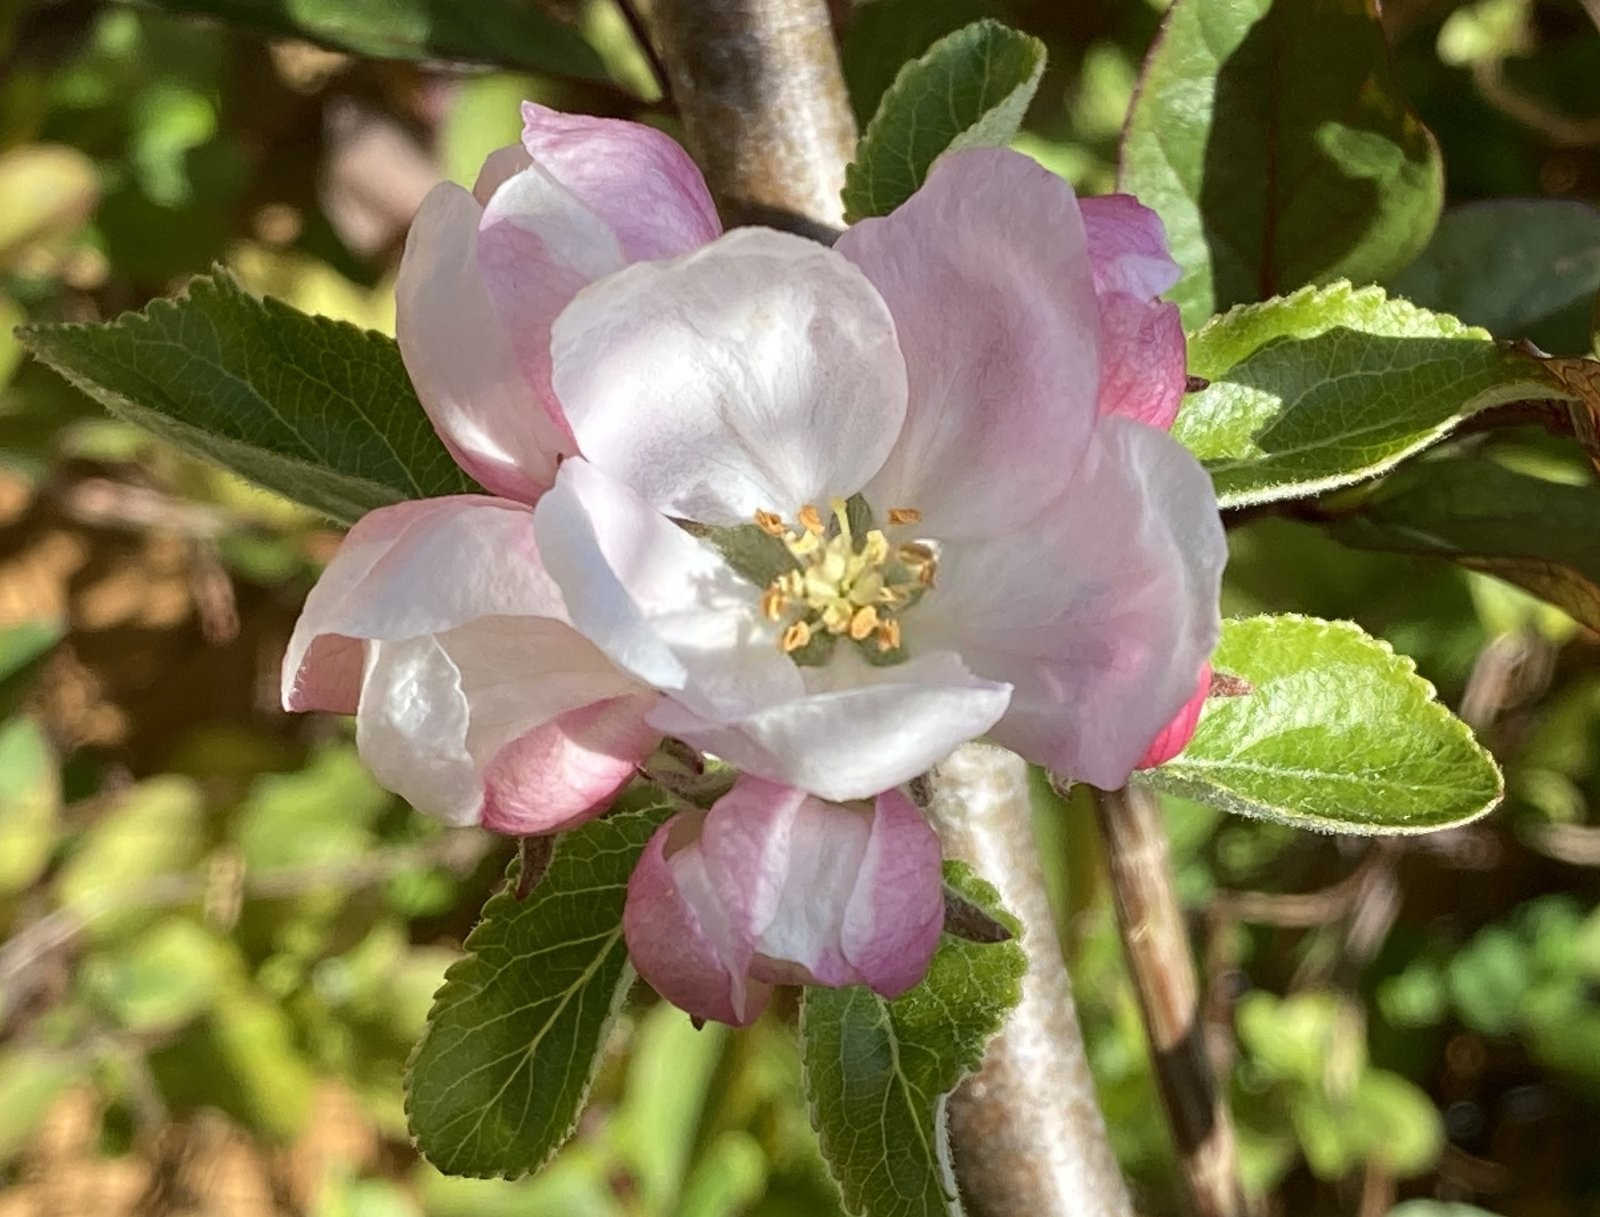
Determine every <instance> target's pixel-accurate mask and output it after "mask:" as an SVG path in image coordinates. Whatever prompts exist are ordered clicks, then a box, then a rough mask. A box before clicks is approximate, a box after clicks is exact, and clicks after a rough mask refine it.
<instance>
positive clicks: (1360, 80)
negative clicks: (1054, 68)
mask: <svg viewBox="0 0 1600 1217" xmlns="http://www.w3.org/2000/svg"><path fill="white" fill-rule="evenodd" d="M1117 184H1118V187H1119V188H1120V189H1122V190H1126V191H1128V192H1130V193H1132V194H1135V195H1138V197H1139V199H1140V201H1141V202H1143V203H1145V204H1146V205H1148V206H1150V207H1153V208H1155V210H1156V211H1157V212H1158V213H1159V214H1160V216H1161V219H1162V220H1163V222H1164V223H1165V224H1166V227H1167V236H1168V239H1169V240H1170V241H1171V243H1172V251H1173V256H1174V257H1175V258H1176V259H1177V262H1178V265H1179V266H1181V267H1182V268H1183V277H1182V279H1180V280H1179V282H1178V285H1177V286H1176V287H1175V288H1173V290H1172V292H1171V293H1170V297H1171V299H1173V300H1174V301H1176V302H1177V304H1178V306H1179V307H1180V308H1181V309H1182V311H1183V318H1184V322H1185V323H1186V324H1187V325H1189V326H1191V327H1193V326H1196V325H1199V324H1200V322H1202V321H1203V320H1205V318H1206V317H1208V316H1210V315H1211V314H1212V313H1214V312H1219V311H1221V310H1222V309H1225V308H1228V307H1229V306H1231V305H1234V304H1239V303H1243V302H1246V301H1250V300H1264V299H1266V298H1267V297H1269V296H1273V295H1276V294H1278V293H1281V292H1286V291H1289V290H1292V289H1293V288H1297V287H1300V286H1302V285H1303V284H1307V283H1325V282H1328V281H1330V280H1333V279H1338V278H1341V277H1342V278H1349V279H1354V280H1356V281H1357V282H1362V281H1366V280H1371V279H1381V278H1383V277H1384V276H1386V275H1390V274H1393V273H1394V272H1395V271H1397V270H1399V269H1400V268H1401V267H1402V266H1404V265H1406V263H1408V262H1410V261H1411V259H1412V258H1414V257H1415V256H1416V255H1417V253H1418V252H1419V251H1420V250H1421V249H1422V247H1423V246H1424V245H1426V244H1427V241H1428V237H1429V235H1430V234H1431V233H1432V232H1433V227H1434V224H1435V223H1436V222H1437V221H1438V218H1439V208H1440V205H1441V203H1442V200H1443V197H1444V174H1443V168H1442V165H1441V163H1440V159H1439V150H1438V146H1437V145H1436V144H1435V142H1434V139H1433V136H1432V135H1431V134H1429V132H1428V130H1427V128H1426V127H1424V126H1423V125H1422V123H1421V122H1420V121H1418V119H1417V118H1416V116H1415V115H1414V114H1412V113H1411V111H1410V110H1409V109H1408V108H1407V106H1406V103H1405V100H1404V98H1403V97H1402V96H1401V95H1400V92H1399V89H1398V87H1397V86H1396V83H1395V80H1394V75H1393V73H1392V71H1391V70H1390V67H1389V63H1388V56H1387V53H1386V49H1385V46H1384V38H1383V29H1382V27H1381V26H1380V25H1379V23H1378V15H1377V12H1376V5H1375V4H1374V3H1373V2H1372V0H1177V3H1175V4H1174V5H1173V6H1172V8H1171V10H1170V11H1169V12H1168V14H1167V19H1166V23H1165V25H1164V26H1163V27H1162V31H1161V33H1160V34H1159V35H1158V36H1157V38H1156V41H1155V43H1154V44H1153V45H1152V47H1151V50H1150V54H1149V57H1148V58H1147V59H1146V60H1145V64H1144V70H1143V72H1142V74H1141V77H1140V82H1139V90H1138V92H1137V94H1135V97H1134V104H1133V108H1132V110H1131V111H1130V112H1129V115H1128V123H1127V126H1126V128H1125V129H1124V133H1123V140H1122V165H1121V171H1120V175H1119V177H1118V183H1117Z"/></svg>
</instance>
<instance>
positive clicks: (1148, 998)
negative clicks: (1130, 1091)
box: [1094, 786, 1244, 1217]
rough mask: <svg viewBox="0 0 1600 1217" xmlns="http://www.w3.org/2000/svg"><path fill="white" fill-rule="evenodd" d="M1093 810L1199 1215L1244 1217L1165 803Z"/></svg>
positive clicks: (1099, 797) (1111, 797) (1118, 797)
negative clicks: (1171, 852) (1208, 1043)
mask: <svg viewBox="0 0 1600 1217" xmlns="http://www.w3.org/2000/svg"><path fill="white" fill-rule="evenodd" d="M1094 805H1095V812H1096V814H1097V816H1098V818H1099V823H1100V835H1101V839H1102V841H1103V842H1104V844H1105V852H1106V866H1107V869H1108V870H1109V872H1110V877H1111V894H1112V897H1113V899H1114V901H1115V903H1116V908H1117V924H1118V927H1119V928H1120V929H1121V931H1122V946H1123V952H1124V954H1125V955H1126V956H1127V960H1128V971H1129V973H1130V974H1131V975H1132V977H1133V987H1134V990H1135V991H1136V992H1137V993H1138V996H1139V1008H1140V1009H1141V1010H1142V1011H1143V1012H1144V1022H1145V1029H1146V1030H1147V1031H1148V1033H1149V1036H1150V1059H1151V1064H1152V1065H1153V1067H1154V1069H1155V1075H1156V1082H1157V1084H1158V1087H1159V1089H1160V1091H1161V1100H1162V1103H1163V1105H1164V1106H1165V1107H1166V1110H1167V1119H1168V1122H1169V1123H1170V1125H1171V1128H1172V1139H1173V1143H1174V1146H1175V1148H1176V1149H1177V1152H1178V1166H1179V1170H1180V1172H1181V1173H1182V1175H1183V1180H1184V1183H1185V1184H1186V1185H1187V1187H1188V1190H1189V1196H1190V1205H1191V1207H1190V1211H1191V1212H1193V1213H1195V1214H1197V1215H1199V1217H1237V1215H1238V1214H1239V1213H1242V1212H1243V1211H1244V1192H1243V1189H1242V1188H1241V1187H1240V1184H1239V1168H1238V1163H1237V1155H1236V1150H1235V1147H1234V1136H1233V1121H1232V1119H1231V1117H1230V1116H1229V1114H1228V1107H1227V1104H1226V1103H1225V1102H1224V1101H1223V1097H1222V1094H1221V1092H1220V1091H1219V1090H1218V1088H1217V1084H1216V1078H1215V1076H1214V1075H1213V1074H1212V1072H1211V1061H1210V1057H1209V1055H1208V1054H1207V1051H1206V1043H1205V1028H1204V1024H1203V1021H1202V1019H1201V1011H1200V984H1199V981H1198V979H1197V978H1196V976H1195V967H1194V958H1193V955H1192V954H1191V951H1190V946H1189V934H1188V930H1187V928H1186V927H1185V924H1184V919H1183V910H1182V908H1181V907H1180V906H1179V904H1178V895H1177V891H1176V890H1175V888H1174V887H1173V882H1172V863H1171V859H1170V858H1169V856H1168V855H1169V851H1168V847H1167V833H1166V826H1165V825H1164V824H1163V823H1162V821H1161V807H1160V804H1159V803H1158V802H1157V800H1156V797H1155V795H1154V794H1152V793H1151V792H1150V791H1148V790H1146V789H1144V788H1143V787H1138V786H1132V787H1126V788H1124V789H1122V790H1112V791H1105V790H1097V791H1095V794H1094Z"/></svg>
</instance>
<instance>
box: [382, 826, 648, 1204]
mask: <svg viewBox="0 0 1600 1217" xmlns="http://www.w3.org/2000/svg"><path fill="white" fill-rule="evenodd" d="M671 806H675V804H672V803H669V802H663V803H661V804H659V805H655V806H651V807H643V808H640V809H639V810H637V811H629V812H624V813H622V814H621V815H619V816H615V817H607V818H609V819H613V820H616V821H621V820H634V819H645V818H647V817H649V816H651V815H653V814H655V813H656V812H659V811H661V810H662V809H664V808H666V807H671ZM565 836H566V834H564V833H563V834H561V835H560V836H558V837H557V838H556V842H555V845H554V847H553V848H552V851H551V857H550V862H551V864H554V862H555V859H556V855H557V854H558V853H559V852H560V850H561V845H562V842H563V840H564V838H565ZM519 862H520V859H519V858H518V857H516V856H513V857H512V859H511V861H510V862H508V863H507V864H506V882H505V884H504V885H502V887H501V888H500V890H499V891H497V892H495V893H494V895H492V896H490V897H489V899H488V901H487V902H486V903H485V904H484V906H483V913H482V916H480V917H479V919H478V922H477V924H476V925H474V926H473V927H472V929H471V930H470V931H468V933H467V936H466V938H465V939H463V940H462V943H461V958H460V959H458V960H456V961H455V962H454V963H452V964H451V965H450V966H449V967H448V968H446V969H445V971H444V977H443V978H442V979H441V980H440V982H439V987H438V988H437V989H435V990H434V993H433V1000H432V1002H431V1004H430V1005H429V1007H428V1018H427V1022H426V1024H425V1026H424V1029H423V1032H422V1035H421V1036H420V1037H419V1038H418V1040H417V1042H416V1043H415V1044H414V1045H412V1048H411V1051H410V1053H409V1054H408V1055H407V1056H406V1064H405V1071H404V1073H403V1075H402V1077H403V1084H402V1088H401V1090H402V1095H403V1101H402V1104H401V1106H402V1109H403V1110H404V1112H405V1117H406V1138H407V1140H409V1141H410V1142H411V1146H412V1148H413V1149H415V1150H416V1151H417V1153H418V1154H420V1155H421V1156H422V1158H423V1159H424V1160H425V1161H427V1162H428V1163H429V1164H430V1165H431V1164H432V1162H433V1160H432V1159H431V1158H429V1157H428V1155H427V1153H426V1152H425V1151H424V1150H423V1148H422V1144H421V1141H420V1139H419V1138H418V1136H417V1134H416V1132H415V1130H414V1129H413V1128H412V1110H411V1103H412V1093H411V1076H412V1072H411V1070H412V1066H413V1065H414V1064H415V1063H416V1060H417V1057H418V1056H419V1055H421V1053H422V1049H423V1046H424V1045H425V1044H426V1043H427V1042H428V1037H429V1035H431V1034H432V1032H433V1020H434V1016H435V1015H436V1014H438V1013H439V1011H440V1005H441V1003H440V998H441V997H442V996H443V994H444V991H445V990H446V989H447V988H449V986H450V984H451V982H452V979H453V977H452V973H455V972H457V971H458V970H460V969H461V968H462V967H463V965H465V964H467V963H469V962H470V956H471V954H472V949H473V940H474V939H475V938H477V936H478V933H479V931H480V930H482V929H483V927H484V926H485V925H486V924H487V923H488V921H489V919H490V917H491V913H490V911H489V910H490V908H491V906H494V905H496V904H497V902H502V901H510V902H512V903H516V895H515V892H516V871H517V867H518V865H519ZM502 907H503V906H502ZM621 938H622V923H621V922H620V921H619V922H618V923H617V929H616V934H615V936H614V937H613V938H611V940H610V941H609V942H607V944H606V947H605V950H604V952H601V953H600V954H602V955H604V954H610V952H611V951H612V950H613V949H615V947H616V945H617V943H618V942H619V941H620V940H621ZM598 957H599V956H597V958H598ZM636 979H638V973H637V972H635V971H634V968H633V964H632V963H631V962H628V961H626V960H624V962H623V965H622V972H621V973H620V974H619V975H618V977H617V987H616V989H615V991H614V992H613V993H612V994H611V1002H610V1005H609V1006H608V1008H607V1010H606V1016H605V1018H604V1019H602V1020H601V1023H600V1029H599V1033H598V1034H597V1036H596V1042H597V1043H598V1044H599V1045H600V1051H597V1052H596V1053H595V1054H594V1056H592V1057H591V1058H590V1060H589V1070H588V1072H587V1074H585V1076H584V1079H583V1085H582V1087H581V1088H580V1089H579V1091H578V1101H577V1103H575V1104H574V1105H573V1109H572V1121H571V1123H569V1124H568V1125H567V1127H566V1129H565V1130H563V1132H562V1134H561V1136H560V1137H559V1138H558V1139H557V1140H556V1141H554V1142H553V1143H552V1144H551V1146H550V1148H549V1149H548V1150H547V1151H546V1152H545V1155H544V1157H542V1158H540V1159H539V1160H538V1161H537V1162H532V1163H529V1164H528V1165H527V1166H526V1167H523V1168H522V1169H520V1170H516V1171H450V1172H448V1173H449V1175H450V1177H451V1178H455V1179H502V1180H505V1181H506V1182H514V1181H515V1180H518V1179H524V1178H526V1177H527V1176H529V1175H532V1174H534V1173H536V1172H538V1171H541V1170H543V1169H544V1168H545V1167H546V1166H547V1165H549V1163H550V1161H551V1159H553V1158H554V1157H555V1156H556V1155H557V1154H558V1153H560V1152H561V1150H562V1149H563V1148H564V1147H565V1145H566V1143H567V1142H568V1141H569V1140H570V1139H571V1138H572V1134H573V1132H574V1130H576V1129H577V1127H578V1124H579V1122H580V1121H581V1120H582V1119H583V1113H584V1109H585V1108H586V1107H588V1105H589V1092H590V1091H591V1090H592V1089H593V1088H594V1080H595V1078H596V1076H598V1074H599V1072H600V1066H601V1063H602V1062H603V1060H604V1058H605V1051H604V1048H605V1044H606V1041H607V1040H609V1039H610V1038H611V1032H612V1029H613V1028H614V1027H615V1026H616V1022H617V1015H618V1014H620V1013H621V1012H622V1006H623V1003H624V1002H625V1001H626V1000H627V996H628V991H629V990H630V989H631V988H632V987H633V983H634V981H635V980H636ZM435 1169H440V1168H437V1167H435ZM441 1173H445V1172H443V1171H442V1170H441Z"/></svg>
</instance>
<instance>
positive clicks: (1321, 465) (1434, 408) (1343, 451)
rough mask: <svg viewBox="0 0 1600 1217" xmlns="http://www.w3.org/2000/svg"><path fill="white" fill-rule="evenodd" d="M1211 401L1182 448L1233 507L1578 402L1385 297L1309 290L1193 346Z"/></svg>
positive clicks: (1438, 317) (1340, 288)
mask: <svg viewBox="0 0 1600 1217" xmlns="http://www.w3.org/2000/svg"><path fill="white" fill-rule="evenodd" d="M1189 370H1190V372H1191V373H1193V374H1194V375H1196V376H1201V377H1204V378H1205V379H1206V380H1208V381H1210V385H1209V387H1207V388H1205V389H1202V390H1201V391H1200V392H1198V393H1191V394H1190V395H1189V396H1188V397H1186V398H1185V399H1184V402H1183V407H1182V409H1181V410H1180V411H1179V414H1178V418H1177V421H1176V422H1175V423H1174V424H1173V428H1172V434H1173V435H1174V436H1175V437H1176V438H1177V439H1179V440H1181V441H1182V442H1183V443H1184V444H1185V445H1186V446H1187V447H1188V448H1189V450H1190V451H1191V452H1193V453H1194V454H1195V455H1196V456H1197V457H1199V458H1200V461H1201V463H1202V464H1203V465H1205V467H1206V469H1207V470H1208V471H1209V472H1210V474H1211V479H1212V482H1213V483H1214V484H1215V486H1216V489H1217V500H1218V502H1219V503H1221V504H1222V506H1224V507H1239V506H1244V505H1246V504H1250V503H1266V502H1271V501H1273V500H1276V499H1286V498H1298V497H1300V496H1303V495H1310V494H1316V493H1319V492H1321V491H1324V490H1330V489H1332V488H1334V487H1336V486H1344V485H1347V484H1349V483H1351V482H1355V481H1358V480H1360V479H1362V478H1367V477H1371V476H1373V475H1374V474H1378V473H1382V472H1384V471H1385V470H1387V469H1390V468H1392V467H1393V466H1394V465H1396V464H1398V463H1399V462H1400V461H1401V460H1403V459H1404V458H1405V457H1407V456H1409V455H1411V454H1412V453H1414V452H1418V451H1420V450H1421V449H1423V448H1425V447H1427V446H1428V445H1429V444H1432V443H1434V442H1435V441H1437V440H1438V439H1439V438H1441V437H1442V436H1444V435H1445V434H1447V433H1448V432H1449V431H1450V430H1451V429H1452V428H1454V427H1455V426H1456V424H1458V423H1459V422H1460V421H1461V420H1462V419H1464V418H1466V417H1468V416H1469V415H1471V414H1475V413H1476V412H1477V411H1479V410H1482V409H1485V408H1487V407H1489V406H1493V405H1499V404H1501V403H1503V402H1507V401H1517V400H1521V399H1524V398H1547V397H1551V396H1567V395H1568V394H1567V392H1566V390H1564V389H1562V388H1561V387H1560V386H1559V383H1558V382H1557V381H1556V379H1555V377H1554V376H1553V375H1552V374H1551V373H1550V372H1548V371H1546V370H1545V369H1544V368H1543V367H1542V366H1541V365H1540V364H1539V363H1538V362H1537V361H1536V360H1534V359H1531V358H1529V357H1527V356H1525V355H1522V354H1519V353H1517V352H1515V351H1510V350H1507V349H1505V348H1503V347H1500V346H1498V345H1496V344H1495V343H1494V342H1493V341H1492V340H1491V339H1490V338H1489V336H1488V335H1487V334H1486V333H1484V332H1483V331H1482V330H1477V329H1473V328H1471V327H1469V326H1465V325H1462V324H1461V322H1459V321H1457V320H1456V319H1455V318H1454V317H1449V316H1446V315H1444V314H1441V313H1429V312H1426V311H1424V310H1422V309H1419V308H1415V307H1413V306H1412V305H1410V304H1407V303H1406V302H1405V301H1403V300H1391V299H1389V298H1388V297H1387V296H1385V295H1384V293H1383V291H1382V289H1380V288H1376V287H1366V288H1360V289H1356V288H1352V287H1351V286H1350V285H1349V284H1348V283H1336V284H1333V285H1332V286H1329V287H1323V288H1305V289H1302V290H1301V291H1298V292H1295V293H1294V294H1293V295H1290V296H1286V297H1283V298H1280V299H1276V300H1268V301H1266V302H1264V303H1261V304H1251V305H1244V306H1241V307H1239V308H1236V309H1234V310H1232V311H1231V312H1229V313H1226V314H1224V315H1223V316H1221V317H1218V318H1216V319H1214V320H1213V321H1212V322H1211V323H1210V324H1209V325H1207V326H1206V327H1205V328H1203V329H1202V330H1201V331H1200V332H1199V333H1198V334H1196V335H1195V336H1194V338H1193V340H1192V341H1191V342H1190V344H1189Z"/></svg>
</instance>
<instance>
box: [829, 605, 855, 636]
mask: <svg viewBox="0 0 1600 1217" xmlns="http://www.w3.org/2000/svg"><path fill="white" fill-rule="evenodd" d="M852 616H853V613H852V612H851V606H850V602H849V601H848V600H834V601H832V602H830V603H829V604H828V605H827V606H826V607H825V608H824V609H823V610H822V624H823V626H824V627H825V628H826V629H827V631H828V633H830V634H842V633H844V632H845V631H846V630H848V629H849V628H850V618H851V617H852Z"/></svg>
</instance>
